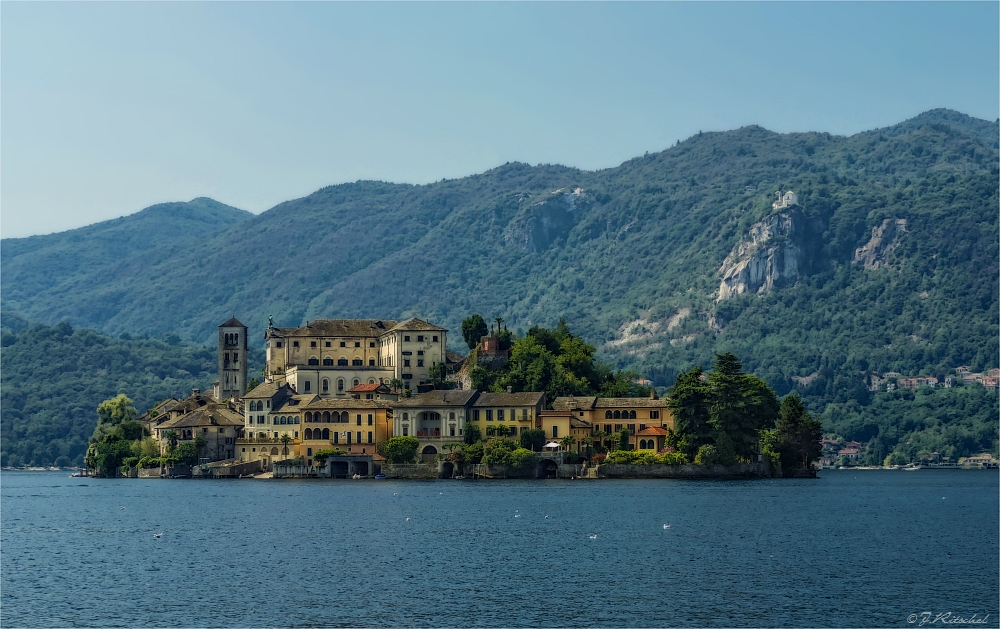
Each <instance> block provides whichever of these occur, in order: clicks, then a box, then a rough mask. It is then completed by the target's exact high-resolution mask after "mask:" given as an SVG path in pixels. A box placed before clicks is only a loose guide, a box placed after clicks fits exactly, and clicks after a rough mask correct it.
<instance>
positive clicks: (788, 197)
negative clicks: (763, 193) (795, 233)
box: [771, 190, 799, 210]
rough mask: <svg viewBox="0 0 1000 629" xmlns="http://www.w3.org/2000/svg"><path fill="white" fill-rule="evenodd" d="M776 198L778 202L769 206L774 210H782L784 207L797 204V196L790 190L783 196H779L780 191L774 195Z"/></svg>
mask: <svg viewBox="0 0 1000 629" xmlns="http://www.w3.org/2000/svg"><path fill="white" fill-rule="evenodd" d="M774 194H775V196H777V197H778V200H777V201H775V202H774V203H772V204H771V207H773V208H774V209H776V210H783V209H785V208H786V207H792V206H793V205H798V204H799V195H797V194H795V193H794V192H792V191H791V190H789V191H788V192H786V193H785V194H781V190H778V191H777V192H775V193H774Z"/></svg>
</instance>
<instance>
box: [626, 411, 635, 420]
mask: <svg viewBox="0 0 1000 629" xmlns="http://www.w3.org/2000/svg"><path fill="white" fill-rule="evenodd" d="M628 418H629V419H635V411H629V412H628Z"/></svg>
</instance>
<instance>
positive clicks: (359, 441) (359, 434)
mask: <svg viewBox="0 0 1000 629" xmlns="http://www.w3.org/2000/svg"><path fill="white" fill-rule="evenodd" d="M357 443H361V431H360V430H359V431H358V440H357Z"/></svg>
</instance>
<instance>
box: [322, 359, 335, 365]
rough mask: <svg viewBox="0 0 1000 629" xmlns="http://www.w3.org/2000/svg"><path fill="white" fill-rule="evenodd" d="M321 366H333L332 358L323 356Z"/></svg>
mask: <svg viewBox="0 0 1000 629" xmlns="http://www.w3.org/2000/svg"><path fill="white" fill-rule="evenodd" d="M323 366H324V367H333V359H332V358H324V359H323Z"/></svg>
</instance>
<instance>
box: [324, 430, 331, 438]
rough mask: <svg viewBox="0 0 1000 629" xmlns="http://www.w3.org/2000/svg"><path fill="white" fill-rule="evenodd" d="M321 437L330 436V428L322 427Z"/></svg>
mask: <svg viewBox="0 0 1000 629" xmlns="http://www.w3.org/2000/svg"><path fill="white" fill-rule="evenodd" d="M323 438H324V439H329V438H330V429H329V428H324V429H323Z"/></svg>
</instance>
